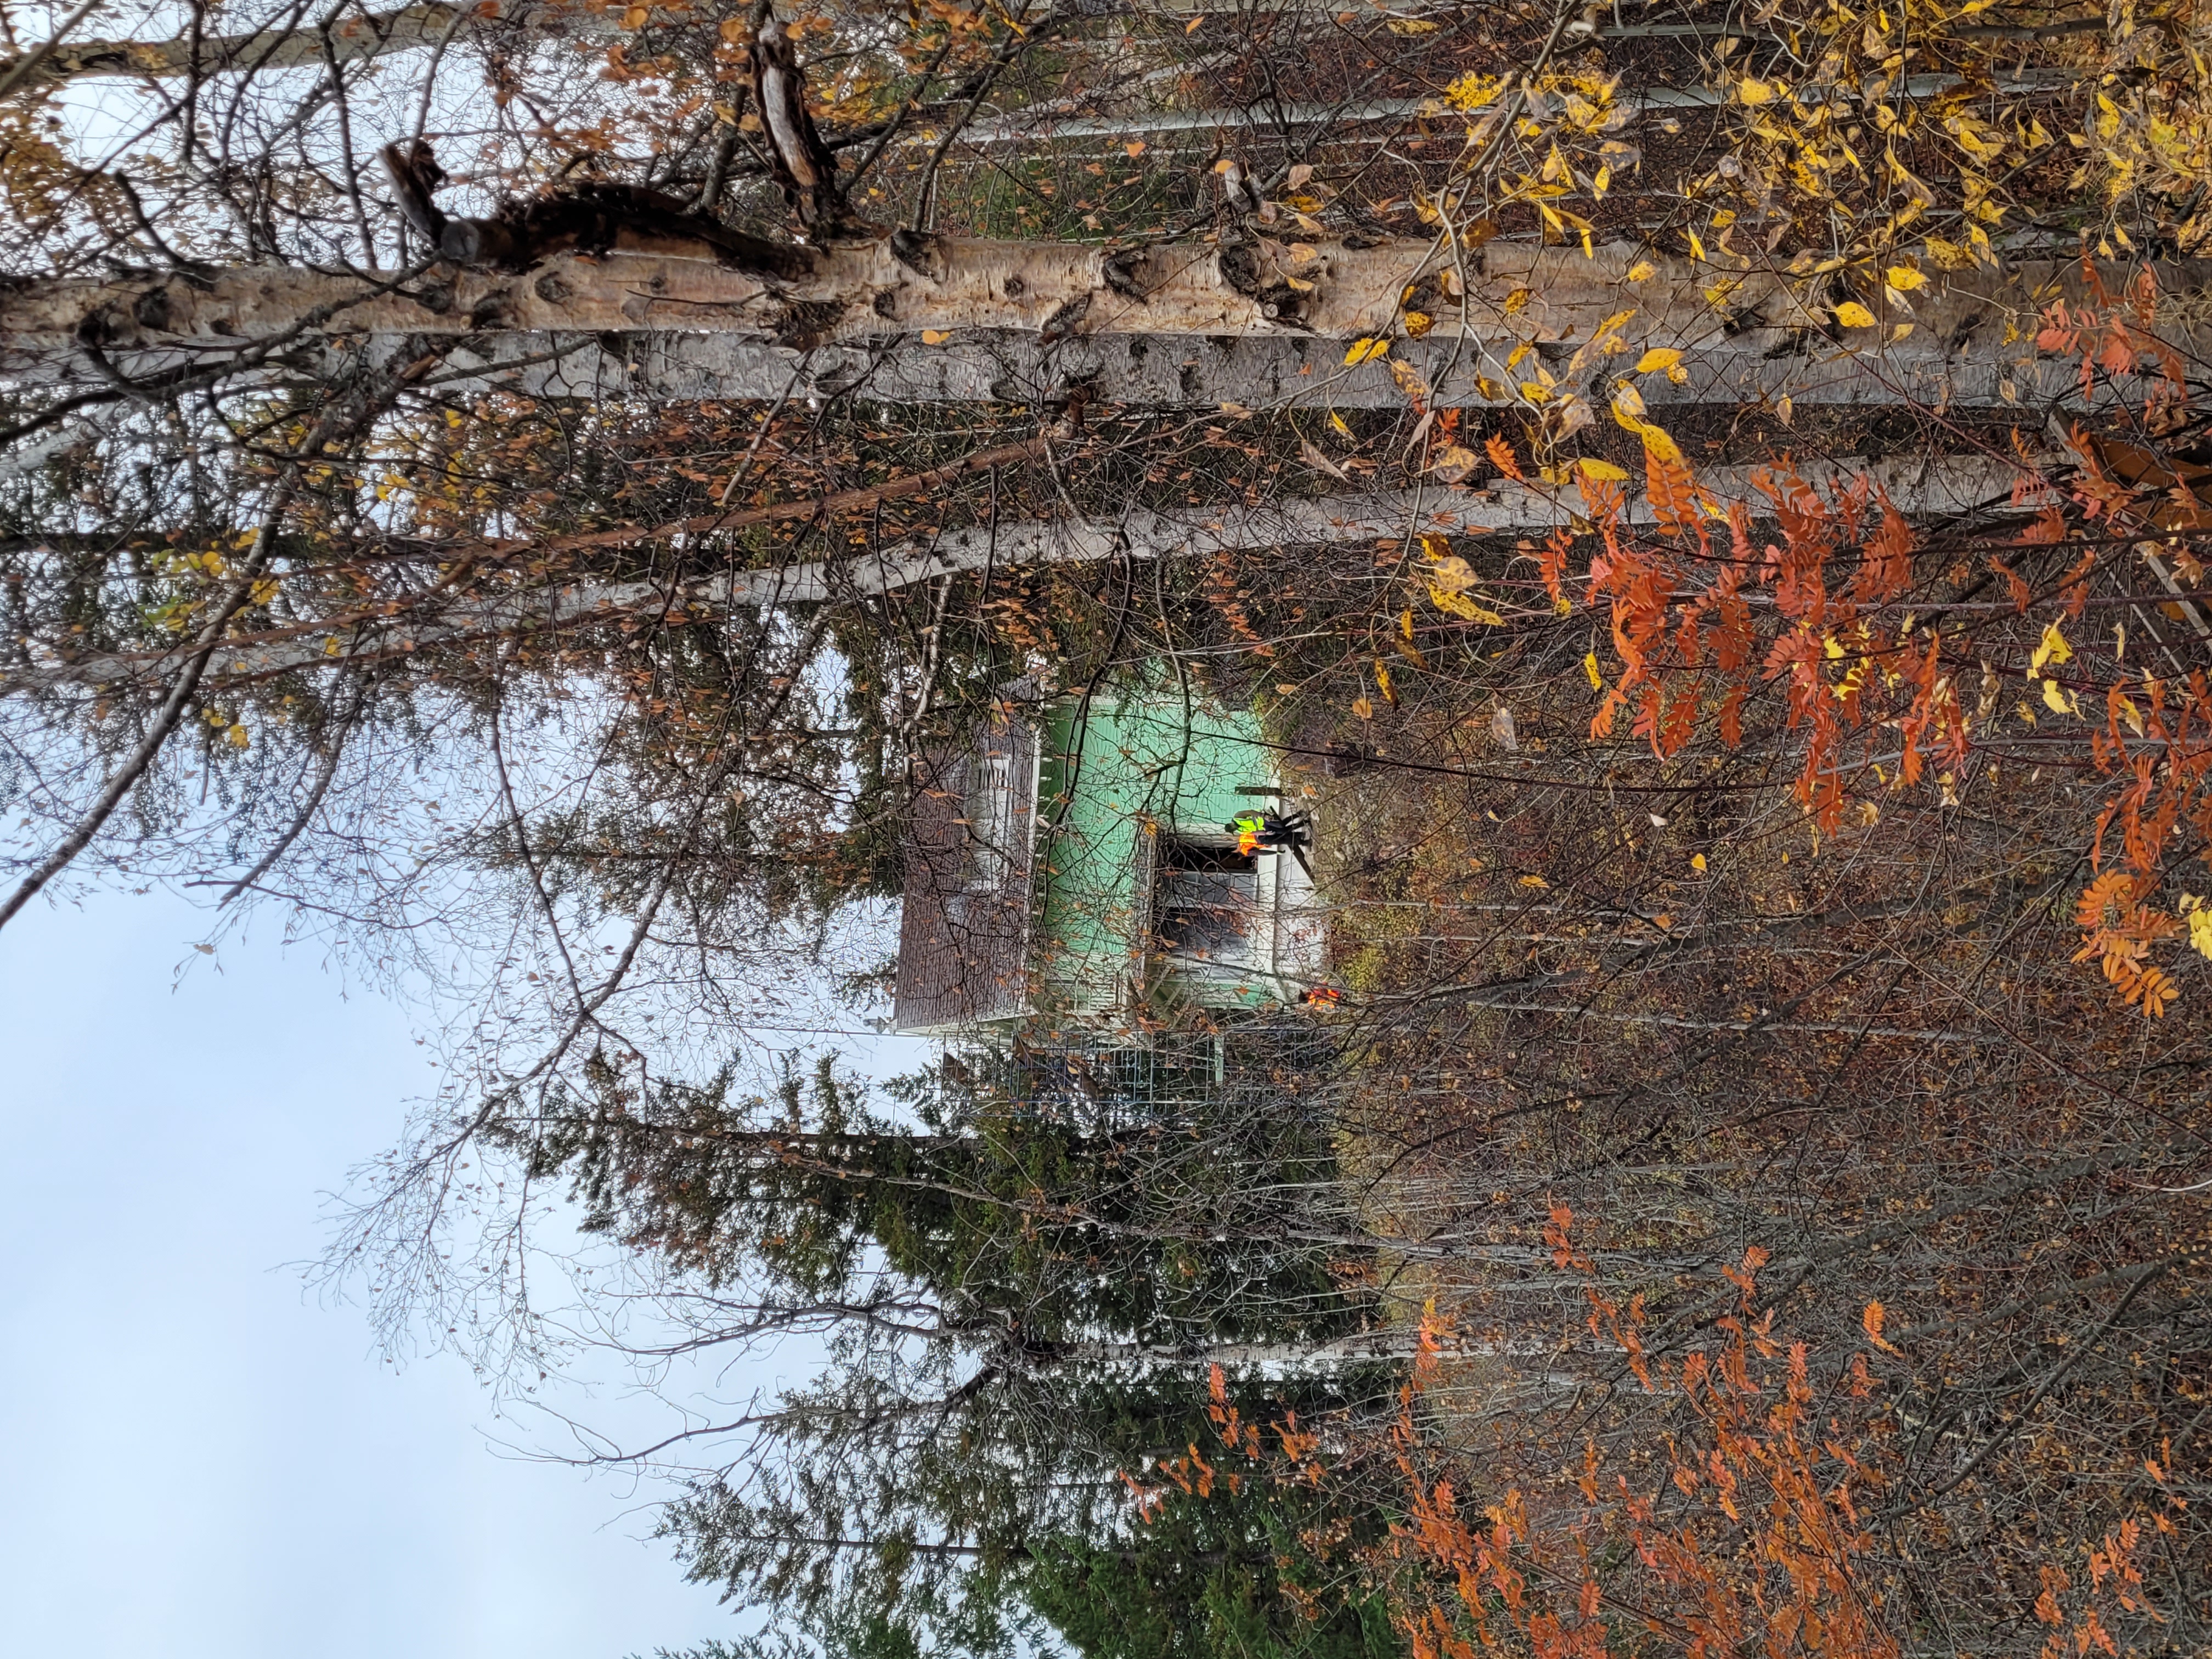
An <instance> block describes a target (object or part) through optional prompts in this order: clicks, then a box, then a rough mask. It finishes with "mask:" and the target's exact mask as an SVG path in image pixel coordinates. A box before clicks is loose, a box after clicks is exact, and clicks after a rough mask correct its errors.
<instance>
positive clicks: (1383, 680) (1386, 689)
mask: <svg viewBox="0 0 2212 1659" xmlns="http://www.w3.org/2000/svg"><path fill="white" fill-rule="evenodd" d="M1375 689H1376V690H1378V691H1380V692H1381V693H1382V694H1383V702H1387V703H1391V704H1394V705H1395V703H1396V702H1397V701H1398V694H1397V692H1395V690H1392V689H1391V686H1390V667H1389V664H1387V663H1385V662H1384V661H1383V659H1381V658H1379V657H1378V658H1376V660H1375Z"/></svg>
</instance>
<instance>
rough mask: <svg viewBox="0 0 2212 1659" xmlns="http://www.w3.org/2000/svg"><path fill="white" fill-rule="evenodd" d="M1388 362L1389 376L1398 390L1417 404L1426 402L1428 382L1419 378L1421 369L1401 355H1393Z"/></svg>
mask: <svg viewBox="0 0 2212 1659" xmlns="http://www.w3.org/2000/svg"><path fill="white" fill-rule="evenodd" d="M1389 363H1390V378H1391V379H1392V380H1395V381H1396V382H1397V384H1398V390H1399V391H1401V392H1404V393H1405V394H1406V396H1407V397H1408V398H1411V399H1413V402H1415V403H1417V404H1419V403H1425V402H1427V401H1428V396H1429V383H1428V382H1427V381H1426V380H1423V379H1422V378H1421V371H1420V370H1419V369H1418V368H1414V367H1413V364H1411V363H1409V362H1407V361H1406V360H1405V359H1404V358H1402V357H1393V358H1391V359H1389Z"/></svg>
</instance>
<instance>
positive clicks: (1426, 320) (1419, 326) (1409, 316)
mask: <svg viewBox="0 0 2212 1659" xmlns="http://www.w3.org/2000/svg"><path fill="white" fill-rule="evenodd" d="M1436 325H1437V319H1435V318H1433V317H1431V316H1430V315H1429V313H1427V312H1425V311H1409V312H1407V313H1406V332H1407V333H1408V334H1410V335H1411V336H1413V338H1415V339H1416V340H1418V339H1419V338H1420V337H1422V336H1423V335H1424V334H1426V333H1427V332H1428V331H1430V330H1431V329H1432V328H1434V327H1435V326H1436Z"/></svg>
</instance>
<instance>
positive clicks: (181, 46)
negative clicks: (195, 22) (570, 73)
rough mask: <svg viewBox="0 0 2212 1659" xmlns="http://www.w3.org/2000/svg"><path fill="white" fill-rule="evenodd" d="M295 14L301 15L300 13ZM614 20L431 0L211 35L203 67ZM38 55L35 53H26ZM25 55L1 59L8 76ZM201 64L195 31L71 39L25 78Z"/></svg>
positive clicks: (588, 29)
mask: <svg viewBox="0 0 2212 1659" xmlns="http://www.w3.org/2000/svg"><path fill="white" fill-rule="evenodd" d="M317 9H318V10H324V9H326V8H322V7H318V8H317ZM289 15H292V16H293V17H295V18H296V17H297V16H298V12H297V11H296V10H294V11H291V12H290V14H289ZM487 27H490V28H498V29H507V30H522V31H526V32H528V33H532V34H538V35H543V36H545V37H548V38H557V37H560V36H562V35H568V34H604V33H611V31H612V30H613V28H614V27H615V26H614V22H613V21H612V20H611V19H609V18H607V17H605V16H604V15H599V14H594V13H592V12H588V11H584V10H581V9H575V10H572V9H568V7H565V6H562V5H560V4H557V3H556V4H545V3H539V4H532V3H529V0H505V3H500V0H493V3H491V4H490V5H489V6H487V7H479V6H475V5H447V4H445V3H443V0H424V3H422V4H419V5H411V6H402V7H400V8H398V9H396V10H392V11H381V12H366V13H359V12H356V13H352V14H350V15H346V14H343V13H342V14H341V15H338V16H337V17H336V18H335V19H334V20H333V21H331V22H330V23H328V24H327V25H319V24H311V23H307V22H304V21H288V22H286V23H284V24H282V25H278V24H268V25H264V26H263V27H260V28H258V29H249V30H246V31H244V32H242V33H230V34H209V35H206V36H204V37H203V38H202V39H201V40H200V43H199V54H198V59H197V70H198V72H199V73H200V74H203V75H220V74H223V73H227V72H228V71H231V70H262V69H298V68H301V67H304V66H307V65H313V66H316V67H320V66H321V65H322V64H323V62H324V56H323V53H324V45H323V43H324V40H325V38H327V39H328V40H329V42H330V47H329V50H330V55H331V57H332V58H335V59H336V60H337V62H338V63H340V64H351V63H356V62H358V61H359V60H361V59H362V58H375V57H380V56H382V55H383V54H384V53H386V52H404V51H406V50H408V49H409V48H410V47H415V46H435V45H436V44H437V42H438V41H439V40H441V39H443V38H444V37H445V35H446V33H447V30H448V29H451V30H453V33H455V34H456V35H459V34H460V33H465V32H468V31H471V30H474V29H481V28H487ZM34 50H35V49H34ZM31 55H32V54H31V53H25V54H24V57H26V58H27V57H29V56H31ZM22 61H23V58H0V77H4V76H7V75H9V73H11V72H12V71H13V70H14V69H15V66H16V65H17V64H21V62H22ZM194 68H195V64H194V59H193V54H192V43H191V39H190V37H189V36H184V35H179V37H177V38H176V39H175V40H81V41H76V42H70V41H64V42H63V43H62V44H60V45H59V46H54V47H53V48H52V49H51V50H50V51H49V52H47V53H46V58H45V59H44V61H42V62H41V63H40V64H37V65H36V66H35V67H33V69H32V70H31V71H30V73H29V74H28V75H27V76H26V77H25V80H26V81H27V82H28V83H29V84H32V85H38V84H40V83H47V84H52V85H62V84H65V83H67V82H71V81H81V80H88V79H92V78H94V77H98V76H127V77H131V78H145V79H149V80H157V81H158V80H165V79H168V78H170V77H172V76H181V75H189V74H191V73H192V72H193V70H194Z"/></svg>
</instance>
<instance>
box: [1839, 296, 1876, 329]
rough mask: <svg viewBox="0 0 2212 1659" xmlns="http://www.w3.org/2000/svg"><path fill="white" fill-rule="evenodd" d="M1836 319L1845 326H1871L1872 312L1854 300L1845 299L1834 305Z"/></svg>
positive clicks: (1872, 321)
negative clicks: (1841, 302) (1836, 305)
mask: <svg viewBox="0 0 2212 1659" xmlns="http://www.w3.org/2000/svg"><path fill="white" fill-rule="evenodd" d="M1836 320H1837V321H1838V322H1839V323H1841V324H1842V325H1844V327H1845V328H1872V327H1873V326H1874V313H1872V312H1871V311H1869V310H1868V309H1867V308H1866V307H1864V306H1863V305H1861V304H1860V303H1859V302H1858V301H1857V300H1846V301H1844V302H1843V304H1841V305H1839V306H1838V307H1836Z"/></svg>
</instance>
